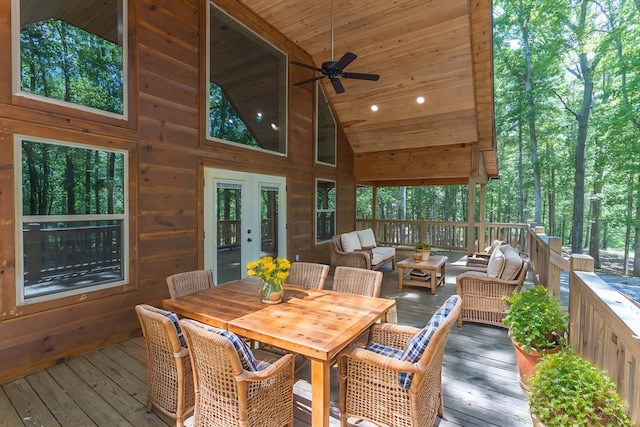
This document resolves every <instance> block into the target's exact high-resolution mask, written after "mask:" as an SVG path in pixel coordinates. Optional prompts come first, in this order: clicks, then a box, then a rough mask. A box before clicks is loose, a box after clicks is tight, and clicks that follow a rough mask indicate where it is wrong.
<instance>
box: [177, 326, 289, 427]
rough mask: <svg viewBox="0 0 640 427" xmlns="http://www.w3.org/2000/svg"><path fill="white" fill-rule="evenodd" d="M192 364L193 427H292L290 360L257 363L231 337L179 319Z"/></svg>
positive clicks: (219, 330)
mask: <svg viewBox="0 0 640 427" xmlns="http://www.w3.org/2000/svg"><path fill="white" fill-rule="evenodd" d="M180 326H181V327H182V330H183V331H184V334H185V338H186V339H187V344H188V345H189V352H190V354H191V360H192V362H193V373H194V384H195V395H196V404H195V410H194V413H193V419H189V420H188V422H191V421H192V422H193V424H191V425H192V426H193V427H215V426H243V427H244V426H256V427H271V426H273V427H280V426H283V425H288V426H293V377H294V374H293V355H291V354H286V355H284V356H282V357H280V358H279V359H277V360H276V361H275V362H273V363H272V364H264V363H257V361H256V360H255V359H254V357H253V354H252V352H251V350H250V349H249V348H248V347H247V346H246V345H245V344H244V343H243V342H242V341H241V340H240V339H239V338H238V337H237V336H236V335H235V334H233V333H232V332H229V331H226V330H224V329H218V328H214V327H212V326H208V325H205V324H203V323H200V322H197V321H195V320H190V319H181V320H180Z"/></svg>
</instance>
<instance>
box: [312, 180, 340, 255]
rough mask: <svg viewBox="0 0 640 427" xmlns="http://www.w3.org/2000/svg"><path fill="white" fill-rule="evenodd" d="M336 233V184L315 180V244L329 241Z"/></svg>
mask: <svg viewBox="0 0 640 427" xmlns="http://www.w3.org/2000/svg"><path fill="white" fill-rule="evenodd" d="M335 231H336V182H335V181H330V180H327V179H316V243H322V242H326V241H328V240H331V238H332V237H333V235H334V234H336V233H335Z"/></svg>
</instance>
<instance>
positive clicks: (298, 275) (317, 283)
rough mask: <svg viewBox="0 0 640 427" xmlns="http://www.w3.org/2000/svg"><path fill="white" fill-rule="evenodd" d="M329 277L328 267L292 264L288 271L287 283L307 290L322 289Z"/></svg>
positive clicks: (304, 263) (312, 264) (314, 264)
mask: <svg viewBox="0 0 640 427" xmlns="http://www.w3.org/2000/svg"><path fill="white" fill-rule="evenodd" d="M327 275H329V266H328V265H325V264H316V263H313V262H294V263H292V264H291V269H290V270H289V277H288V278H287V283H290V284H292V285H298V286H303V287H305V288H308V289H322V288H324V282H325V281H326V280H327Z"/></svg>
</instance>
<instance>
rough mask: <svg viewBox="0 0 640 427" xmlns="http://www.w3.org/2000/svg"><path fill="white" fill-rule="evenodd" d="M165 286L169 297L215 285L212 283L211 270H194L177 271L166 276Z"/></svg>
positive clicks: (176, 296)
mask: <svg viewBox="0 0 640 427" xmlns="http://www.w3.org/2000/svg"><path fill="white" fill-rule="evenodd" d="M167 286H168V287H169V296H170V297H171V298H178V297H181V296H183V295H188V294H192V293H194V292H198V291H203V290H205V289H208V288H211V287H213V286H215V284H214V283H213V271H212V270H194V271H187V272H184V273H177V274H174V275H172V276H169V277H167Z"/></svg>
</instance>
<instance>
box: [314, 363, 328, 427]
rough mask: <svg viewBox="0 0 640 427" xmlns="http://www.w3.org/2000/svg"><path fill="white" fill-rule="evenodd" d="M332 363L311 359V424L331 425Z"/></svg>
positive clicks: (325, 426)
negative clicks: (330, 381) (330, 375)
mask: <svg viewBox="0 0 640 427" xmlns="http://www.w3.org/2000/svg"><path fill="white" fill-rule="evenodd" d="M330 368H331V363H330V362H329V361H325V360H317V359H311V425H312V427H329V413H330V411H329V406H330V402H329V399H330V384H329V372H330Z"/></svg>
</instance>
